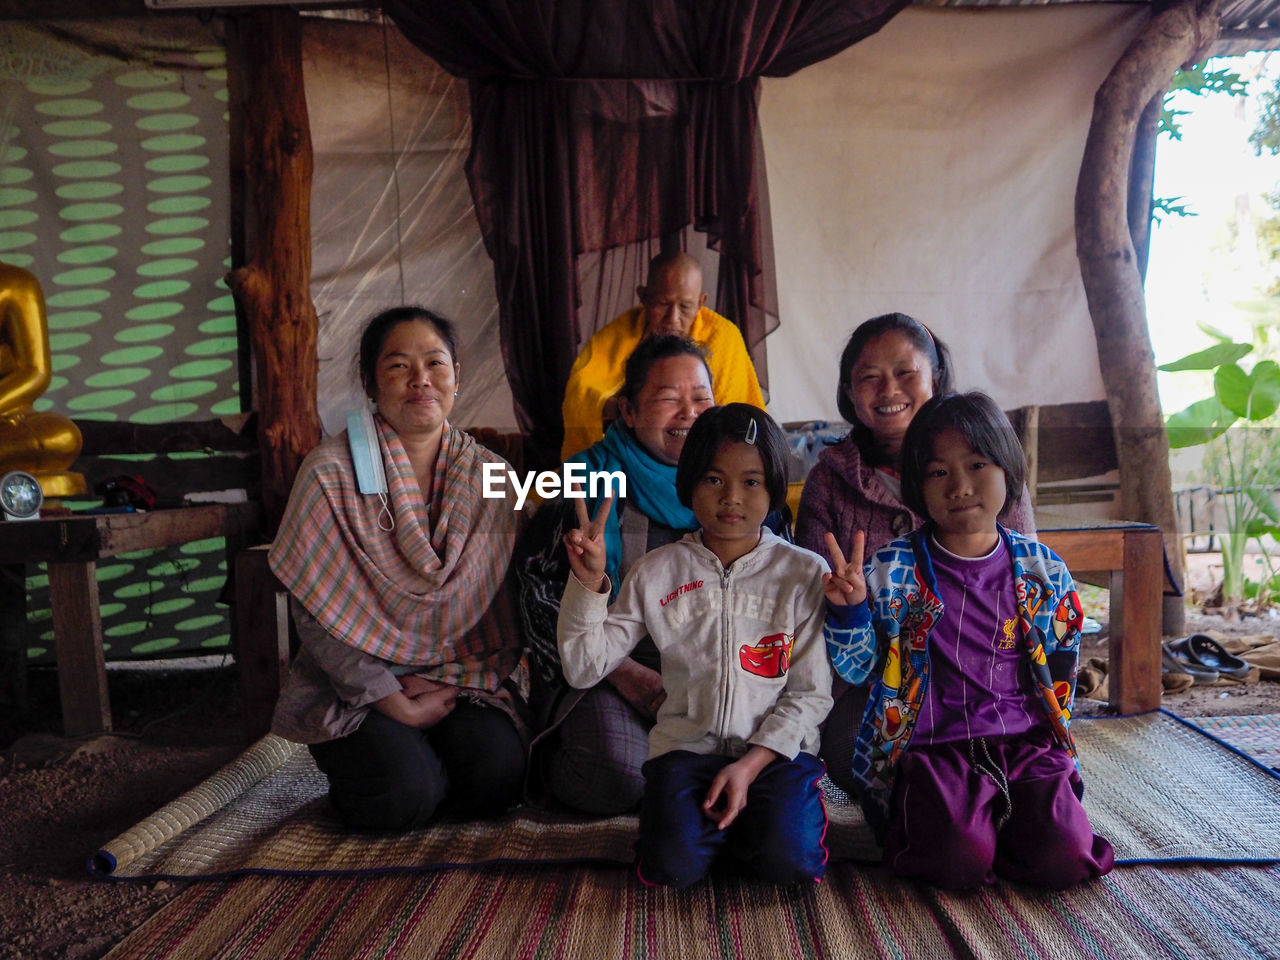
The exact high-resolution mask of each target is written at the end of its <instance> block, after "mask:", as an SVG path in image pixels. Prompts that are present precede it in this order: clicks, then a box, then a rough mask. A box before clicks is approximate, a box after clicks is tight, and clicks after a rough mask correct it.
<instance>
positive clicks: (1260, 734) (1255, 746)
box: [1183, 713, 1280, 769]
mask: <svg viewBox="0 0 1280 960" xmlns="http://www.w3.org/2000/svg"><path fill="white" fill-rule="evenodd" d="M1183 719H1185V720H1186V721H1187V722H1188V723H1194V724H1195V725H1196V726H1197V727H1199V728H1200V729H1201V730H1203V731H1204V732H1205V733H1208V734H1211V735H1212V736H1215V737H1217V738H1218V739H1219V740H1222V741H1223V742H1225V743H1226V744H1228V745H1229V746H1232V747H1235V748H1236V749H1237V750H1239V751H1240V752H1241V753H1245V754H1248V755H1249V756H1250V757H1252V758H1253V759H1254V760H1257V761H1258V762H1259V763H1260V764H1262V765H1263V766H1264V767H1271V768H1272V769H1276V768H1280V714H1275V713H1264V714H1252V715H1249V716H1244V717H1184V718H1183Z"/></svg>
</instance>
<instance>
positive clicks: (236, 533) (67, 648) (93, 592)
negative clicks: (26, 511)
mask: <svg viewBox="0 0 1280 960" xmlns="http://www.w3.org/2000/svg"><path fill="white" fill-rule="evenodd" d="M260 517H261V506H260V504H258V503H256V502H245V503H234V504H223V503H218V504H208V505H201V506H192V507H175V508H173V509H168V510H150V511H146V512H139V513H109V514H97V515H83V514H80V515H71V516H63V517H48V518H42V519H40V520H26V521H18V522H9V523H0V565H4V564H10V565H23V564H34V563H41V562H45V563H47V564H48V570H49V599H50V604H51V607H52V611H53V642H54V652H55V655H56V657H57V663H58V690H59V692H60V694H61V697H62V725H63V733H64V734H65V735H66V736H68V737H78V736H84V735H90V734H96V733H105V732H107V731H109V730H110V729H111V704H110V701H109V698H108V696H107V671H106V656H105V653H104V651H103V646H102V616H101V613H100V611H99V607H98V580H97V574H96V569H95V568H96V567H97V563H98V561H99V560H101V559H103V558H105V557H111V556H115V555H116V554H121V553H129V552H131V551H133V550H143V549H147V548H152V547H172V546H177V545H178V544H182V543H189V542H191V541H193V540H205V539H208V538H210V537H225V538H226V540H227V559H228V565H227V569H228V570H230V569H231V561H232V560H233V559H234V558H235V557H236V556H237V555H238V554H239V553H240V551H241V550H242V549H243V548H244V547H245V546H246V544H247V543H248V542H249V541H250V539H251V538H253V537H254V536H255V535H256V534H257V531H258V527H259V524H260ZM233 642H234V630H233Z"/></svg>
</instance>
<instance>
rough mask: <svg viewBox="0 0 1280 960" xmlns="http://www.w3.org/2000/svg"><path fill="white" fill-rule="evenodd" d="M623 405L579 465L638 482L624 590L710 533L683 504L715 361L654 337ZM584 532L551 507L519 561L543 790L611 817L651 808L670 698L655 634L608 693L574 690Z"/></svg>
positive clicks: (627, 517)
mask: <svg viewBox="0 0 1280 960" xmlns="http://www.w3.org/2000/svg"><path fill="white" fill-rule="evenodd" d="M617 399H618V412H619V415H620V419H618V420H617V421H615V422H614V424H613V425H612V426H611V427H610V428H609V430H608V431H607V432H606V433H605V437H604V439H603V440H601V441H600V442H599V443H597V444H595V445H594V446H591V447H588V448H587V449H586V450H584V451H583V452H582V453H580V454H577V455H576V456H574V457H571V458H570V461H569V462H577V463H583V464H585V465H586V467H587V470H588V471H595V470H603V471H609V472H614V471H622V472H623V473H624V474H625V475H626V477H627V496H626V498H625V499H619V500H617V501H615V503H614V505H613V509H612V510H611V511H610V514H609V518H608V520H607V521H606V524H605V542H606V544H607V546H608V556H609V568H608V573H609V578H610V581H611V582H612V583H613V584H614V590H616V589H617V584H619V583H621V582H622V579H623V577H624V576H625V575H626V572H627V570H628V569H630V567H631V564H633V563H634V562H635V561H636V560H638V559H639V558H640V557H642V556H644V554H646V553H648V552H649V551H650V550H653V549H656V548H657V547H661V546H664V545H666V544H668V543H673V542H675V541H676V540H678V539H680V537H682V536H683V535H684V534H685V533H686V532H687V531H689V530H694V529H696V528H697V526H698V522H697V520H695V519H694V516H693V511H691V510H690V509H689V508H688V507H685V506H682V505H681V504H680V501H679V499H678V497H677V496H676V462H677V461H678V460H679V459H680V451H681V450H682V449H683V448H684V441H685V437H686V436H688V433H689V427H691V426H692V425H693V421H694V420H696V419H697V418H698V415H699V414H700V413H702V411H704V410H706V409H707V408H708V407H710V406H712V405H713V404H714V402H715V401H714V399H713V396H712V392H711V373H710V371H709V370H708V368H707V362H706V356H705V354H704V353H703V351H702V349H701V348H700V347H699V346H698V345H697V344H695V343H693V342H692V341H690V340H687V339H685V338H683V337H678V336H672V335H663V336H656V337H650V338H648V339H646V340H644V341H642V342H641V344H640V345H639V346H638V347H636V349H635V351H634V352H632V354H631V356H630V357H629V358H628V360H627V365H626V373H625V379H624V381H623V384H622V389H621V390H620V391H619V392H618V398H617ZM587 507H588V512H589V513H590V515H591V516H593V517H594V516H595V515H596V511H597V510H598V509H599V503H598V502H597V501H594V500H592V499H588V500H587ZM577 526H578V520H577V516H576V513H575V511H574V503H573V501H572V500H566V499H563V498H562V499H559V500H551V501H548V502H546V503H544V504H542V505H541V506H540V507H539V508H538V511H537V513H536V514H535V515H534V517H533V520H532V521H531V522H530V524H529V526H528V528H527V529H526V530H525V532H524V534H523V536H522V537H521V539H520V543H519V545H518V546H517V548H516V556H515V559H514V562H513V564H512V567H513V569H514V570H515V573H516V577H517V580H518V581H519V587H520V590H519V597H520V617H521V620H522V622H523V626H524V630H525V639H526V641H527V642H528V646H529V654H530V664H531V666H532V668H533V671H532V672H533V704H534V707H535V709H536V710H538V712H539V720H540V721H541V723H542V724H543V732H542V733H541V734H540V735H539V736H538V737H537V739H536V740H535V741H534V745H533V763H532V765H531V770H532V773H533V778H534V779H533V786H534V792H535V793H543V792H546V793H549V794H550V795H551V796H552V797H554V798H555V799H556V800H558V801H560V802H561V803H564V804H566V805H568V806H570V807H573V808H574V809H576V810H580V811H583V812H585V813H593V814H599V815H602V816H605V815H612V814H615V813H622V812H625V811H628V810H631V809H633V808H635V807H636V806H637V805H638V804H639V802H640V795H641V791H642V788H643V786H644V778H643V777H642V776H641V774H640V766H641V764H643V763H644V761H645V760H646V758H647V757H648V755H649V728H650V727H652V726H653V721H654V717H655V716H656V714H657V711H658V707H660V706H661V705H662V701H663V700H664V699H665V698H666V693H665V692H664V691H663V689H662V679H661V677H660V676H659V674H658V669H657V668H658V666H659V664H658V652H657V649H656V648H655V647H654V646H653V643H652V642H651V641H649V640H648V639H647V638H646V640H645V641H644V642H643V643H641V644H640V646H639V647H637V648H636V650H635V651H634V652H633V654H632V656H631V658H630V659H629V660H627V661H626V662H625V663H623V664H622V666H620V667H619V668H618V669H617V670H616V671H614V673H613V674H611V675H610V676H609V677H608V678H606V680H605V681H604V682H603V683H600V684H599V685H598V686H596V687H593V688H592V689H590V690H585V691H584V690H574V689H573V688H571V687H569V686H568V685H567V684H566V683H565V681H564V677H563V676H562V675H561V672H560V657H559V653H558V652H557V650H556V619H557V617H558V616H559V613H560V596H561V594H562V593H563V592H564V585H565V582H566V581H567V579H568V577H569V575H570V574H569V561H568V558H567V557H566V555H565V549H564V542H563V541H564V534H565V533H567V532H568V531H569V530H572V529H574V528H575V527H577ZM610 599H612V597H611V598H610Z"/></svg>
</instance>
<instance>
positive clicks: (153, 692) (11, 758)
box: [0, 613, 1280, 960]
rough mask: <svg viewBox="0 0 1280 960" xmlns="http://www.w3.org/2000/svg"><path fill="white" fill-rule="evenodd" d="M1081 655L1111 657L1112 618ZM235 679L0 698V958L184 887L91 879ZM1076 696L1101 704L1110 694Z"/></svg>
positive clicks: (225, 670) (1275, 703)
mask: <svg viewBox="0 0 1280 960" xmlns="http://www.w3.org/2000/svg"><path fill="white" fill-rule="evenodd" d="M1094 615H1095V616H1097V614H1096V613H1095V614H1094ZM1188 629H1189V632H1190V631H1200V630H1205V629H1214V630H1219V631H1221V632H1223V633H1226V634H1228V635H1238V634H1246V633H1252V634H1259V633H1268V634H1273V635H1280V619H1271V620H1266V621H1261V620H1258V619H1247V620H1244V621H1239V622H1235V623H1228V622H1226V621H1222V620H1221V619H1220V618H1208V617H1192V618H1190V619H1189V622H1188ZM1083 655H1084V658H1088V657H1089V656H1097V655H1100V656H1103V657H1105V656H1106V631H1105V623H1104V630H1103V632H1102V633H1100V634H1098V635H1096V636H1093V637H1090V638H1087V642H1086V645H1085V648H1084V651H1083ZM236 679H237V678H236V671H235V668H234V666H232V665H226V664H222V663H220V662H218V661H216V660H211V659H210V658H205V659H203V660H201V661H199V662H198V663H197V664H195V665H189V664H188V665H184V666H183V667H181V668H178V667H176V666H174V665H168V666H166V665H164V664H163V663H161V664H159V665H156V664H151V665H149V666H148V668H147V669H139V668H128V669H120V668H117V667H114V666H113V667H112V669H110V670H109V681H108V683H109V690H110V696H111V704H112V710H113V714H114V719H115V730H116V732H115V733H114V734H112V735H110V736H106V737H99V738H95V739H90V740H85V741H79V742H77V741H68V740H64V739H62V738H61V737H59V736H57V732H58V730H59V729H60V718H59V714H58V692H57V679H56V676H55V675H54V674H53V672H52V671H46V670H39V671H32V672H31V674H30V677H29V678H28V697H27V700H28V708H27V709H26V710H25V711H21V710H17V709H15V708H14V707H13V705H11V704H10V705H3V706H0V810H3V811H4V814H3V816H0V865H2V869H0V960H62V958H76V960H90V958H97V957H102V956H103V955H105V954H106V953H107V952H108V951H109V950H110V949H111V948H112V947H113V946H114V945H115V944H117V943H119V942H120V940H122V939H123V938H124V937H125V936H126V935H127V934H128V933H129V932H130V931H131V930H133V929H134V928H135V927H136V926H138V925H139V924H140V923H141V922H142V921H143V920H145V919H146V918H147V917H149V916H150V915H151V914H153V913H154V912H155V911H156V910H158V909H159V908H160V907H161V906H163V905H164V904H165V903H166V902H168V901H169V900H170V899H172V898H173V897H174V896H176V895H177V894H178V893H179V892H180V891H181V889H182V888H183V887H184V886H185V885H184V884H181V883H166V882H158V883H136V882H107V881H101V880H94V879H91V878H90V877H89V875H88V873H87V871H86V867H85V863H86V861H87V859H88V857H89V856H90V854H92V853H93V852H94V851H95V850H96V849H97V848H98V847H99V846H100V845H102V844H103V843H105V842H106V841H108V840H110V839H112V838H113V837H115V836H117V835H119V834H120V833H122V832H124V831H125V830H127V829H128V828H129V827H131V826H133V825H134V824H135V823H137V822H138V820H140V819H141V818H142V817H143V816H145V815H146V814H148V813H150V812H152V811H153V810H155V809H156V808H158V807H159V806H161V805H162V804H164V803H166V802H168V801H169V800H171V799H173V798H174V797H176V796H178V795H179V794H181V793H182V792H184V791H185V790H187V789H189V788H191V787H192V786H194V785H195V784H197V783H199V782H200V781H201V780H202V779H204V778H205V777H206V776H208V775H209V774H211V773H212V772H214V771H215V770H217V769H218V768H219V767H221V766H222V765H223V764H225V763H226V762H227V761H229V760H230V759H231V758H232V757H234V756H235V755H236V753H237V752H238V751H239V750H240V749H241V747H242V746H243V744H242V741H241V737H240V730H239V715H238V705H237V688H236ZM1164 705H1165V707H1166V708H1168V709H1170V710H1172V711H1174V712H1175V713H1178V714H1180V715H1182V716H1186V717H1194V716H1221V715H1237V716H1240V715H1248V714H1262V713H1280V682H1274V681H1263V682H1259V683H1251V684H1240V685H1232V686H1217V687H1192V688H1191V689H1189V690H1187V691H1185V692H1182V693H1177V694H1167V695H1166V696H1165V702H1164ZM1077 708H1078V709H1077V712H1078V713H1079V714H1088V713H1099V712H1103V711H1104V710H1105V704H1104V703H1102V702H1099V701H1088V700H1081V701H1079V702H1078V703H1077Z"/></svg>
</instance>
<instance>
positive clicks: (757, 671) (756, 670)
mask: <svg viewBox="0 0 1280 960" xmlns="http://www.w3.org/2000/svg"><path fill="white" fill-rule="evenodd" d="M795 642H796V638H795V637H794V636H793V635H792V634H790V633H775V634H774V635H773V636H771V637H765V638H763V639H761V640H758V641H757V642H756V643H754V644H749V643H744V644H743V645H742V646H741V647H739V648H738V662H739V663H740V664H742V669H743V670H745V671H747V673H750V674H754V675H755V676H757V677H767V678H770V679H773V678H777V677H785V676H786V675H787V670H788V668H790V666H791V648H792V646H794V645H795Z"/></svg>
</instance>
